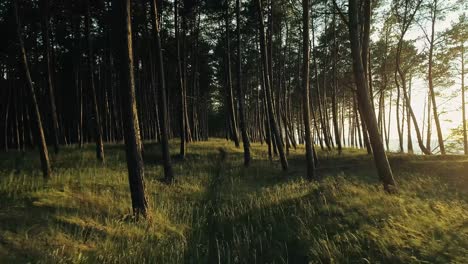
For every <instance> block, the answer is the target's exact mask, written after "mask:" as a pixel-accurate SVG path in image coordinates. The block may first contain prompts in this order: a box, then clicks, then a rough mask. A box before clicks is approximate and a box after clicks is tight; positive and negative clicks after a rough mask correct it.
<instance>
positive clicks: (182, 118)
mask: <svg viewBox="0 0 468 264" xmlns="http://www.w3.org/2000/svg"><path fill="white" fill-rule="evenodd" d="M178 3H179V1H178V0H175V1H174V27H175V40H176V50H177V51H176V53H177V55H176V56H177V86H178V87H179V91H180V94H179V96H180V98H179V100H180V109H179V110H180V121H179V122H180V157H181V158H182V159H184V158H185V140H186V138H185V127H186V123H185V110H184V109H185V99H184V97H185V93H184V81H183V80H182V65H181V58H180V36H179V15H178V13H179V4H178Z"/></svg>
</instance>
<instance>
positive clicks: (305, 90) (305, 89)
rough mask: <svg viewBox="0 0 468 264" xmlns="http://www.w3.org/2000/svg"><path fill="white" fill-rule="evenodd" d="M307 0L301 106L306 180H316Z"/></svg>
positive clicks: (305, 6)
mask: <svg viewBox="0 0 468 264" xmlns="http://www.w3.org/2000/svg"><path fill="white" fill-rule="evenodd" d="M309 56H310V51H309V0H302V94H303V97H302V105H303V111H302V112H303V120H304V130H305V134H304V137H305V148H306V164H307V166H306V167H307V178H308V179H309V180H313V179H316V176H315V164H314V153H313V150H312V148H313V145H312V144H313V142H312V137H311V134H310V132H311V126H310V108H309V103H310V100H309V97H310V90H309V58H310V57H309Z"/></svg>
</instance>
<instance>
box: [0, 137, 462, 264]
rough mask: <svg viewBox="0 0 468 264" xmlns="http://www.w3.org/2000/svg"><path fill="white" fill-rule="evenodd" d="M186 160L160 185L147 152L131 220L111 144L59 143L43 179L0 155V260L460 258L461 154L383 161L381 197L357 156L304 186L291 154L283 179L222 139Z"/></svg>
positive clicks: (30, 157)
mask: <svg viewBox="0 0 468 264" xmlns="http://www.w3.org/2000/svg"><path fill="white" fill-rule="evenodd" d="M172 147H173V153H176V152H177V144H176V142H174V144H173V145H172ZM219 147H222V148H224V149H225V150H226V151H227V153H228V156H227V159H226V160H225V161H224V162H223V163H222V164H220V163H219V159H218V150H217V149H218V148H219ZM188 153H189V154H188V155H187V158H186V160H185V161H180V160H177V158H175V159H174V160H175V163H174V170H175V174H176V176H177V181H176V183H175V184H174V185H172V186H167V185H164V184H162V183H161V182H160V181H159V180H160V179H161V178H162V177H163V175H162V169H161V166H160V163H159V161H160V153H159V147H158V146H157V145H155V144H149V143H148V144H146V145H145V154H144V156H145V169H146V187H147V195H148V200H149V203H150V207H151V210H150V218H149V219H148V220H147V221H140V222H134V221H133V220H132V217H131V215H130V214H131V208H130V196H129V191H128V180H127V173H126V165H125V157H124V152H123V149H122V146H119V145H112V146H107V153H106V154H107V161H106V163H105V164H104V165H101V164H99V163H98V162H96V161H95V159H94V152H93V148H92V146H87V147H85V148H84V149H77V148H74V147H70V148H65V149H64V150H63V151H62V153H61V154H60V155H58V156H54V157H53V164H54V168H53V169H54V175H53V178H52V179H51V180H49V181H47V182H44V180H43V179H42V177H41V176H40V171H39V170H38V168H39V164H37V161H36V160H37V158H36V156H35V155H36V154H35V153H34V152H28V153H25V154H21V153H15V152H10V153H1V154H0V158H1V159H0V263H27V262H33V263H216V262H220V263H308V262H312V263H348V262H351V263H374V262H382V263H450V262H452V263H468V195H467V194H468V160H467V158H466V157H463V156H448V157H445V158H441V157H438V158H433V157H430V158H427V157H420V156H406V155H396V154H393V155H391V156H390V161H391V163H392V165H393V168H394V171H395V176H396V178H397V181H398V183H399V187H400V189H399V190H400V191H399V193H398V194H396V195H387V194H385V193H384V192H383V191H382V188H381V186H380V184H379V182H378V181H377V176H376V172H375V169H374V168H373V165H372V161H371V159H370V157H369V156H367V155H365V154H364V153H363V152H361V151H357V150H351V149H350V150H346V152H345V155H343V156H338V155H337V154H336V153H327V152H319V155H320V157H321V160H320V164H319V168H318V173H319V174H320V175H321V180H320V181H319V182H308V181H305V180H303V176H304V174H305V171H304V168H305V166H304V163H303V149H301V148H300V149H298V150H292V151H291V154H290V156H289V159H290V164H291V168H290V170H289V171H288V172H287V173H283V172H282V171H281V168H280V164H279V163H278V162H270V161H268V158H267V154H266V148H265V146H261V145H258V144H254V146H253V152H252V153H253V158H254V162H253V163H252V166H251V167H250V168H244V167H243V166H242V152H241V149H236V148H234V147H233V146H232V144H230V143H228V142H226V141H224V140H220V139H212V140H210V142H202V143H194V144H190V145H189V148H188Z"/></svg>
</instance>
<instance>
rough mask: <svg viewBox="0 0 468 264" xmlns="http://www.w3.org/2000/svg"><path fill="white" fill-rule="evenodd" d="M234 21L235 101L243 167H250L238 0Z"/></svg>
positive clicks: (237, 1) (238, 1)
mask: <svg viewBox="0 0 468 264" xmlns="http://www.w3.org/2000/svg"><path fill="white" fill-rule="evenodd" d="M236 21H237V28H236V31H237V32H236V33H237V100H239V121H240V129H241V133H242V143H243V145H244V166H245V167H249V165H250V142H249V136H248V134H247V128H246V123H245V113H244V108H245V104H244V100H245V99H244V93H243V92H242V52H241V33H240V27H241V25H240V23H241V21H240V0H236Z"/></svg>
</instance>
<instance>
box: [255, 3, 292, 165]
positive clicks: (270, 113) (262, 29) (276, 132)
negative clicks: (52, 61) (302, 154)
mask: <svg viewBox="0 0 468 264" xmlns="http://www.w3.org/2000/svg"><path fill="white" fill-rule="evenodd" d="M256 4H257V12H258V14H257V15H258V20H259V28H260V53H261V57H262V64H263V72H264V77H265V82H264V85H265V92H266V99H267V109H268V118H269V121H270V125H271V127H272V132H273V133H272V134H273V135H272V138H274V140H276V145H277V148H278V152H279V155H280V160H281V166H282V168H283V170H287V169H288V161H287V159H286V155H285V153H284V149H283V144H282V143H281V138H280V136H279V129H278V125H277V124H276V120H275V115H274V111H273V102H272V95H271V87H270V76H269V73H268V69H269V67H268V59H267V49H266V40H265V22H264V20H263V11H262V1H261V0H257V1H256Z"/></svg>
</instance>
